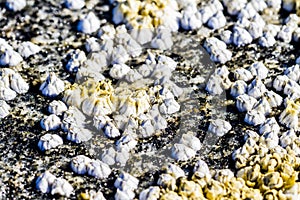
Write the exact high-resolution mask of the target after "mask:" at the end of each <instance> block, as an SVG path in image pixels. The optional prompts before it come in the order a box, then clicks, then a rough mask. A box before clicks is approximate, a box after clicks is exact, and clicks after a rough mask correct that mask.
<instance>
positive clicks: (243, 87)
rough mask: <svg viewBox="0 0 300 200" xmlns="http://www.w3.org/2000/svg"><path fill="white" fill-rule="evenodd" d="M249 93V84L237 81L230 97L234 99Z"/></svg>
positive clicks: (232, 86)
mask: <svg viewBox="0 0 300 200" xmlns="http://www.w3.org/2000/svg"><path fill="white" fill-rule="evenodd" d="M246 91H247V84H246V82H245V81H242V80H237V81H235V82H234V83H233V84H232V85H231V89H230V95H231V96H232V97H234V98H236V97H238V96H239V95H242V94H245V93H246Z"/></svg>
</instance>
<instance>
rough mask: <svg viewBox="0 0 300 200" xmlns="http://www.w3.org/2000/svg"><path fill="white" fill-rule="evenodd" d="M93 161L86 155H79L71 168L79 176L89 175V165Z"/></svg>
mask: <svg viewBox="0 0 300 200" xmlns="http://www.w3.org/2000/svg"><path fill="white" fill-rule="evenodd" d="M91 161H92V160H91V159H90V158H89V157H86V156H84V155H78V156H76V157H74V158H72V160H71V163H70V166H71V169H72V170H73V171H74V172H75V173H77V174H86V173H87V170H88V169H87V167H88V164H89V163H90V162H91Z"/></svg>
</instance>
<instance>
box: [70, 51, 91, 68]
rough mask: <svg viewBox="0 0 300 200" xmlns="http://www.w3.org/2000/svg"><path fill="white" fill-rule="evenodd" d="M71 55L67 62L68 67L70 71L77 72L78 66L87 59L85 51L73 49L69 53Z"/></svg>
mask: <svg viewBox="0 0 300 200" xmlns="http://www.w3.org/2000/svg"><path fill="white" fill-rule="evenodd" d="M69 56H70V57H71V58H70V60H68V63H67V64H66V69H67V70H68V71H69V72H77V71H78V68H79V67H80V66H81V65H82V64H83V63H84V62H85V61H86V60H87V58H86V55H85V53H84V51H81V50H79V49H76V50H73V51H72V52H71V53H69Z"/></svg>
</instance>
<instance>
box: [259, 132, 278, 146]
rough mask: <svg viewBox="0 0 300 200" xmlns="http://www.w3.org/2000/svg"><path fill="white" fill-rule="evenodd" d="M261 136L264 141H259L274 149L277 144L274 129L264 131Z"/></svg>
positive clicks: (276, 135)
mask: <svg viewBox="0 0 300 200" xmlns="http://www.w3.org/2000/svg"><path fill="white" fill-rule="evenodd" d="M262 138H263V140H264V141H261V143H265V145H266V146H267V147H268V149H274V148H275V147H277V146H278V144H279V137H278V134H277V133H276V132H274V131H271V132H265V133H264V134H263V135H262Z"/></svg>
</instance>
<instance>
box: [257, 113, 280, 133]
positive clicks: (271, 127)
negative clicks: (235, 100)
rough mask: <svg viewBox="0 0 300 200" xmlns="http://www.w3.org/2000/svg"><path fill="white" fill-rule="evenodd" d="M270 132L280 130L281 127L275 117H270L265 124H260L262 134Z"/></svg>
mask: <svg viewBox="0 0 300 200" xmlns="http://www.w3.org/2000/svg"><path fill="white" fill-rule="evenodd" d="M270 132H274V133H276V134H278V133H279V132H280V127H279V125H278V124H277V122H276V119H275V118H274V117H271V118H268V119H267V120H266V121H265V122H264V123H263V124H261V125H260V128H259V133H260V134H266V133H270Z"/></svg>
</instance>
